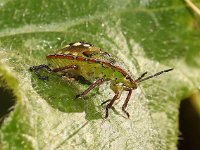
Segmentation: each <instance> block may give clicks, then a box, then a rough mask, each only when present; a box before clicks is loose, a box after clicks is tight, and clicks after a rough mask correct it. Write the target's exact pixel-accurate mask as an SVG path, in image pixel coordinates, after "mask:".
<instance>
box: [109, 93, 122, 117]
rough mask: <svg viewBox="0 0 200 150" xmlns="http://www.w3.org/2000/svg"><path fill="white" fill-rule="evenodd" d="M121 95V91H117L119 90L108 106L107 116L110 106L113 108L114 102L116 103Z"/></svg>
mask: <svg viewBox="0 0 200 150" xmlns="http://www.w3.org/2000/svg"><path fill="white" fill-rule="evenodd" d="M120 96H121V92H119V91H117V92H116V93H115V96H114V97H113V99H112V100H111V101H110V103H109V104H108V105H107V106H106V114H105V118H108V110H109V109H110V108H112V105H113V103H114V102H115V101H116V100H117V99H119V97H120Z"/></svg>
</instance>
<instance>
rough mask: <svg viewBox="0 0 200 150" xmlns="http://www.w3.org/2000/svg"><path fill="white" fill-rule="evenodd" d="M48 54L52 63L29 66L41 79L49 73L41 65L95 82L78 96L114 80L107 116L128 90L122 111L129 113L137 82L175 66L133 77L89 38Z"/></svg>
mask: <svg viewBox="0 0 200 150" xmlns="http://www.w3.org/2000/svg"><path fill="white" fill-rule="evenodd" d="M46 58H47V61H48V63H49V65H39V66H33V67H30V70H31V71H34V72H35V74H36V75H37V76H38V77H39V79H42V80H47V79H48V77H47V76H41V75H40V74H39V70H40V69H47V70H48V71H49V72H55V73H58V74H62V75H67V76H69V77H72V78H75V77H77V76H82V77H83V78H84V79H86V80H88V81H92V82H93V83H92V84H91V85H90V86H89V87H88V89H86V90H85V91H84V92H83V93H81V94H79V95H77V96H76V98H80V97H83V96H85V95H86V94H88V93H89V92H90V91H91V90H92V89H94V88H95V87H97V86H99V85H100V84H102V83H103V82H104V81H111V85H110V88H111V89H112V90H113V92H114V93H115V95H114V97H113V98H112V99H111V100H107V101H105V102H104V103H107V102H108V104H107V106H106V114H105V118H107V117H108V110H109V109H110V108H112V107H113V104H114V102H115V101H116V100H117V99H119V98H120V96H121V94H122V92H123V91H128V95H127V97H126V99H125V101H124V104H123V105H122V111H123V112H124V113H125V114H126V115H127V116H128V117H129V113H128V112H127V111H126V107H127V105H128V101H129V99H130V97H131V94H132V90H134V89H136V88H137V85H138V84H139V83H140V82H142V81H145V80H148V79H150V78H153V77H155V76H158V75H160V74H162V73H164V72H168V71H171V70H173V69H167V70H163V71H160V72H158V73H156V74H154V75H151V76H148V77H145V75H146V74H147V72H145V73H143V74H142V75H141V76H140V77H139V78H137V79H136V80H133V79H132V77H131V76H130V75H129V74H128V73H127V72H126V71H125V70H124V69H122V68H121V67H120V66H119V65H116V61H115V59H114V58H113V57H112V56H111V55H110V54H109V53H107V52H104V51H102V50H101V49H100V48H98V47H96V46H94V45H92V44H89V43H86V42H76V43H70V44H69V45H66V46H65V47H64V48H62V49H59V50H58V51H57V52H56V53H53V54H49V55H47V56H46Z"/></svg>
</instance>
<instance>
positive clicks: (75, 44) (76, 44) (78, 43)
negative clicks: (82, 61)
mask: <svg viewBox="0 0 200 150" xmlns="http://www.w3.org/2000/svg"><path fill="white" fill-rule="evenodd" d="M79 45H81V43H80V42H77V43H74V44H73V46H79Z"/></svg>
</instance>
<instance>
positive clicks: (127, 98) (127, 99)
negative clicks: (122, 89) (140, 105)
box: [122, 90, 132, 118]
mask: <svg viewBox="0 0 200 150" xmlns="http://www.w3.org/2000/svg"><path fill="white" fill-rule="evenodd" d="M131 94H132V90H128V95H127V97H126V100H125V101H124V104H123V105H122V111H123V112H124V113H125V114H126V115H127V117H128V118H129V116H130V115H129V113H128V112H127V111H126V107H127V105H128V101H129V100H130V97H131Z"/></svg>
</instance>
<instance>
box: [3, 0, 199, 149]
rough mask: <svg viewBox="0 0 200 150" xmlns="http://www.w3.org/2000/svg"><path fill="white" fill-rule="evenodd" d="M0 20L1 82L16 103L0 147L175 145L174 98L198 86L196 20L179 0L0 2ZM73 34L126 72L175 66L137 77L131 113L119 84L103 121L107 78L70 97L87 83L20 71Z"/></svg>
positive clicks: (70, 39) (42, 60) (72, 38)
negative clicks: (145, 77)
mask: <svg viewBox="0 0 200 150" xmlns="http://www.w3.org/2000/svg"><path fill="white" fill-rule="evenodd" d="M197 5H199V2H198V3H197ZM0 18H1V21H0V84H1V85H0V86H1V87H3V90H5V89H9V90H11V91H12V95H14V96H13V97H14V98H15V101H16V105H15V107H14V110H13V111H12V112H11V113H10V114H9V116H8V117H6V119H5V120H4V122H3V124H2V126H1V130H0V133H1V144H0V145H1V146H2V149H12V150H14V149H17V150H18V149H74V148H75V149H136V150H138V149H152V150H155V149H175V148H176V144H177V140H178V131H179V130H178V108H179V103H180V101H181V99H183V98H185V97H187V96H188V95H189V94H191V93H192V92H193V90H195V89H197V88H198V87H200V85H199V83H200V76H199V68H200V59H199V57H200V52H199V47H200V41H199V36H200V30H199V29H200V28H199V23H198V21H196V20H197V18H196V17H195V15H194V14H193V12H192V11H191V10H190V9H189V8H187V6H186V4H185V3H184V2H183V1H180V0H168V1H166V0H160V1H156V0H141V1H134V0H110V1H106V0H104V1H97V0H85V1H79V0H73V1H62V0H58V1H56V2H53V1H47V0H34V1H26V0H15V1H8V0H3V1H1V2H0ZM80 40H85V41H88V42H90V43H93V44H94V45H96V46H98V47H101V48H102V49H104V50H105V51H107V52H109V53H111V54H114V55H116V57H118V58H119V59H120V60H122V61H123V63H124V64H125V66H127V67H126V69H127V70H129V71H128V72H129V73H130V74H132V75H133V76H134V77H135V78H137V77H138V76H139V75H140V74H142V73H143V72H145V71H148V72H149V74H153V73H155V72H158V71H160V70H163V69H168V68H174V71H172V72H169V73H166V74H164V75H162V76H160V77H158V78H154V79H152V80H148V81H146V82H144V83H141V84H140V85H139V87H138V88H137V89H136V90H135V91H134V92H133V93H134V94H133V96H132V97H131V100H130V102H129V105H128V107H127V111H128V112H129V113H130V115H131V116H130V119H127V118H126V116H125V114H123V113H122V111H121V106H122V104H123V101H124V99H125V98H126V94H127V93H126V92H124V93H123V95H122V97H121V100H120V101H119V103H118V104H116V105H115V110H114V111H112V110H110V111H109V117H108V119H104V115H105V106H100V105H101V103H102V102H103V101H105V100H107V99H110V98H112V96H113V92H112V91H111V90H110V88H109V82H107V83H105V84H103V85H102V86H100V87H99V88H97V89H95V90H94V91H92V92H91V93H90V94H88V95H87V96H86V97H84V98H82V99H79V100H77V99H75V98H74V97H75V95H77V94H79V93H81V92H82V91H84V89H86V88H87V87H88V85H86V84H83V83H80V82H78V81H66V80H63V79H61V78H59V77H58V76H56V75H54V74H49V79H50V80H49V81H48V82H44V81H41V80H39V79H38V78H37V76H36V75H35V74H34V73H31V72H30V71H29V67H31V66H33V65H40V64H47V61H46V59H45V56H46V55H47V54H49V53H51V52H54V51H55V50H56V49H58V48H61V47H63V46H64V45H66V44H67V43H71V42H76V41H80ZM122 67H124V65H122ZM44 73H47V72H44ZM5 100H7V99H6V98H2V99H1V101H5Z"/></svg>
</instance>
